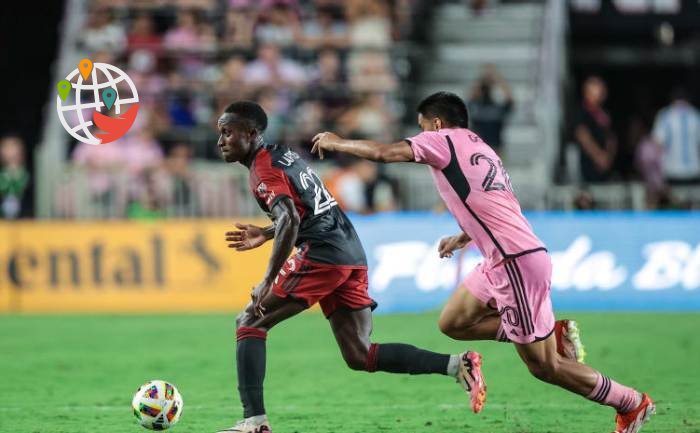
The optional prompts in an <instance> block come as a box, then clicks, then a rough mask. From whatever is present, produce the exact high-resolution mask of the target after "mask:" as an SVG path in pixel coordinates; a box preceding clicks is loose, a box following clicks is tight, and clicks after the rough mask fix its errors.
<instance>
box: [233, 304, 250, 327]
mask: <svg viewBox="0 0 700 433" xmlns="http://www.w3.org/2000/svg"><path fill="white" fill-rule="evenodd" d="M253 319H254V317H253V315H252V314H251V313H250V312H249V311H248V310H247V309H246V310H243V311H242V312H241V313H240V314H239V315H238V316H236V329H238V328H240V327H241V326H250V325H251V323H252V321H253Z"/></svg>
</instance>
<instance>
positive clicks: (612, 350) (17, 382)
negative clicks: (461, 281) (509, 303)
mask: <svg viewBox="0 0 700 433" xmlns="http://www.w3.org/2000/svg"><path fill="white" fill-rule="evenodd" d="M562 317H563V316H562ZM567 317H574V318H576V319H578V320H579V322H580V325H581V330H582V336H583V339H584V343H585V344H586V346H587V349H588V359H587V361H588V362H589V363H590V364H591V365H592V366H594V367H597V368H599V369H601V370H602V371H603V372H604V373H605V374H607V375H609V376H611V377H612V378H614V379H616V380H618V381H619V382H622V383H625V384H629V385H632V386H635V387H639V388H641V389H642V390H645V391H648V392H649V393H650V394H651V395H652V397H654V398H655V399H656V401H657V405H658V415H657V416H655V417H654V418H653V419H652V421H651V422H650V423H649V424H648V425H647V427H646V428H645V429H644V430H643V431H644V432H673V433H678V432H691V433H692V432H694V433H700V373H698V368H699V367H700V341H699V340H698V337H697V332H698V330H699V329H700V315H698V314H646V313H644V314H642V313H627V314H611V313H606V314H603V313H600V314H598V313H586V314H582V313H576V314H570V315H567ZM436 322H437V313H426V314H416V315H409V314H403V315H385V316H377V317H375V324H374V325H375V326H374V336H373V337H374V338H373V339H374V341H378V342H407V343H413V344H416V345H419V346H422V347H425V348H428V349H432V350H437V351H442V352H450V353H456V352H459V351H462V350H464V349H465V348H472V349H475V350H478V351H481V352H482V353H483V355H484V362H485V364H484V372H485V375H486V380H487V383H488V387H489V394H488V401H487V404H486V407H485V409H484V411H483V412H482V413H481V414H479V415H474V414H472V413H471V412H470V411H469V409H468V406H467V399H466V395H465V393H464V392H463V391H462V389H461V388H459V387H458V386H457V385H456V384H455V383H453V381H451V380H449V379H448V378H446V377H444V376H403V375H390V374H386V373H374V374H367V373H362V372H354V371H351V370H349V369H348V368H347V367H345V365H344V364H343V362H342V360H341V358H340V354H339V351H338V349H337V347H336V345H335V341H334V339H333V336H332V334H331V332H330V329H329V327H328V325H327V323H326V321H325V319H323V317H322V316H321V315H320V314H318V313H308V314H303V315H301V316H300V317H296V318H293V319H291V320H290V321H288V322H286V323H283V324H281V325H280V326H279V327H278V328H276V329H274V330H273V331H272V332H271V333H270V336H269V338H268V345H267V351H268V352H267V353H268V364H267V379H266V382H265V385H266V389H265V392H266V398H267V411H268V415H269V416H270V418H271V422H272V427H273V430H274V431H275V432H279V433H295V432H298V433H315V432H318V433H322V432H323V433H330V432H337V433H351V432H362V433H374V432H382V433H384V432H401V433H412V432H441V433H442V432H446V431H449V432H480V433H481V432H488V433H492V432H512V433H526V432H527V433H530V432H531V433H546V432H552V433H553V432H562V433H564V432H567V433H568V432H575V433H587V432H595V433H601V432H611V431H612V428H613V410H612V409H610V408H607V407H603V406H599V405H597V404H593V403H590V402H588V401H586V400H584V399H582V398H580V397H577V396H574V395H572V394H569V393H567V392H564V391H562V390H560V389H557V388H555V387H552V386H549V385H546V384H543V383H540V382H538V381H537V380H535V379H534V378H532V377H531V376H530V375H529V374H528V373H527V370H526V369H525V367H524V365H523V364H522V363H521V362H520V360H519V358H518V357H517V355H516V353H515V351H514V349H513V348H512V347H511V346H510V345H508V344H503V343H496V342H477V343H471V342H456V341H451V340H449V339H448V338H447V337H444V336H442V335H441V334H440V333H439V331H438V329H437V326H436ZM233 328H234V317H233V315H162V316H160V315H155V316H151V317H144V316H128V315H123V316H24V315H19V316H17V315H9V316H0V432H2V433H83V432H85V433H88V432H89V433H93V432H107V433H126V432H136V433H142V432H145V430H143V429H142V428H141V427H140V426H138V425H137V423H136V419H135V418H134V417H133V415H132V413H131V408H130V401H131V397H132V395H133V393H134V392H135V391H136V388H137V387H138V386H139V385H140V384H142V383H143V382H145V381H146V380H148V379H165V380H168V381H172V382H173V383H174V384H176V386H177V387H178V388H179V390H180V392H181V393H182V395H183V398H184V401H185V408H184V412H183V417H182V419H181V421H180V423H179V424H178V425H177V426H176V427H174V428H173V430H172V431H173V432H175V433H178V432H179V433H189V432H191V433H209V432H214V431H216V430H217V429H218V428H221V427H228V426H230V425H232V424H233V422H234V421H235V420H236V419H237V418H239V416H240V415H241V409H240V406H239V402H238V394H237V391H236V378H235V366H234V354H235V350H234V349H235V343H234V330H233Z"/></svg>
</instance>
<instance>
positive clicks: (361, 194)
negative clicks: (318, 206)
mask: <svg viewBox="0 0 700 433" xmlns="http://www.w3.org/2000/svg"><path fill="white" fill-rule="evenodd" d="M346 164H347V165H346V166H344V167H343V166H340V167H338V168H337V169H335V170H333V171H332V172H331V173H330V174H329V175H328V176H326V179H325V184H326V187H327V188H328V191H329V192H330V193H331V195H332V196H333V197H335V199H336V201H337V202H338V205H339V206H340V208H341V209H343V210H344V211H346V212H358V213H363V214H366V213H370V212H371V210H372V209H371V208H370V204H369V200H368V199H367V188H368V186H369V185H370V184H372V183H373V182H374V181H375V180H376V178H377V165H376V163H374V162H372V161H368V160H366V159H358V158H354V159H352V160H350V161H349V163H346Z"/></svg>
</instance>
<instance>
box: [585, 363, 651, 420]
mask: <svg viewBox="0 0 700 433" xmlns="http://www.w3.org/2000/svg"><path fill="white" fill-rule="evenodd" d="M586 397H587V398H588V399H589V400H593V401H595V402H598V403H600V404H604V405H606V406H611V407H614V408H615V409H617V411H618V412H619V413H627V412H629V411H631V410H632V409H634V408H636V407H637V406H639V403H640V401H639V393H638V392H637V391H635V390H634V389H632V388H628V387H626V386H624V385H620V384H619V383H617V382H615V381H614V380H612V379H610V378H609V377H605V376H603V375H602V374H600V373H598V380H596V384H595V387H594V388H593V391H591V393H590V394H588V395H587V396H586Z"/></svg>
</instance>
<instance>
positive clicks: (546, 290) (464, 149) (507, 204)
mask: <svg viewBox="0 0 700 433" xmlns="http://www.w3.org/2000/svg"><path fill="white" fill-rule="evenodd" d="M417 111H418V125H419V126H420V128H421V129H422V130H423V132H421V133H420V134H418V135H415V136H413V137H410V138H407V139H405V140H401V141H397V142H396V143H393V144H385V143H377V142H374V141H369V140H344V139H342V138H340V137H338V136H337V135H335V134H333V133H330V132H322V133H320V134H317V135H316V136H315V137H314V138H313V142H314V145H313V148H312V152H316V153H318V154H319V156H320V157H321V158H323V152H324V151H336V152H344V153H347V154H350V155H354V156H358V157H360V158H365V159H370V160H374V161H381V162H416V163H419V164H425V165H428V166H429V167H430V171H431V174H432V176H433V181H434V182H435V186H436V187H437V190H438V192H439V193H440V196H441V197H442V199H443V201H444V202H445V204H446V205H447V208H448V209H449V210H450V213H452V215H453V216H454V217H455V219H456V220H457V223H458V224H459V226H460V228H461V231H460V233H459V234H457V235H454V236H451V237H449V238H445V239H443V240H442V241H441V242H440V245H439V254H440V256H441V257H448V256H450V255H452V253H453V251H455V250H458V249H461V248H463V247H465V246H466V245H467V243H468V242H470V241H473V242H474V244H475V245H476V246H477V248H479V251H480V252H481V254H482V255H483V256H484V261H483V262H482V263H480V264H479V265H478V266H476V268H474V269H473V270H472V271H471V272H470V273H469V275H468V276H467V277H466V278H465V282H464V284H463V285H462V286H461V287H460V288H458V289H457V290H456V291H455V293H454V294H453V296H452V297H451V298H450V300H449V301H448V302H447V305H446V306H445V309H444V310H443V313H442V316H441V317H440V328H441V329H442V330H443V332H445V333H446V334H447V335H449V336H451V337H452V338H455V339H459V340H487V339H490V340H499V341H509V342H512V343H513V344H514V345H515V348H516V350H517V352H518V355H520V358H521V359H522V360H523V361H524V362H525V364H526V365H527V367H528V369H529V370H530V372H531V373H532V374H533V375H534V376H535V377H537V378H538V379H540V380H542V381H545V382H548V383H551V384H553V385H557V386H560V387H562V388H564V389H566V390H569V391H571V392H574V393H577V394H579V395H582V396H584V397H586V398H588V399H589V400H592V401H595V402H597V403H600V404H604V405H607V406H611V407H613V408H615V409H616V410H617V416H616V428H615V433H636V432H637V431H638V430H639V429H640V428H641V427H642V425H643V424H644V423H645V422H646V421H647V420H648V419H649V417H650V416H651V415H652V414H653V413H654V410H655V407H654V402H653V401H652V400H651V398H649V396H648V395H647V394H642V393H639V392H638V391H637V390H635V389H634V388H630V387H627V386H624V385H622V384H620V383H617V382H615V381H614V380H612V379H610V378H609V377H607V376H604V375H602V374H601V373H600V372H598V371H596V370H594V369H593V368H591V367H589V366H587V365H585V364H582V363H580V362H577V359H576V353H575V351H573V353H571V354H570V355H567V352H566V351H563V350H562V348H561V347H560V343H561V342H562V339H561V338H560V336H559V335H557V334H558V333H557V328H558V327H560V328H561V325H562V323H561V321H560V322H557V321H555V318H554V311H553V309H552V303H551V300H550V285H551V275H552V262H551V260H550V257H549V254H548V253H547V249H546V248H545V246H544V243H543V242H542V241H541V240H540V239H539V238H538V237H537V236H536V235H535V233H534V231H533V230H532V227H531V226H530V224H529V223H528V221H527V220H526V219H525V216H523V214H522V212H521V210H520V204H519V203H518V199H517V197H516V196H515V194H514V193H513V187H512V186H511V182H510V177H509V176H508V173H507V172H506V170H505V169H504V167H503V163H502V162H501V159H500V158H499V157H498V155H496V153H495V152H494V150H493V149H492V148H491V147H490V146H489V145H488V144H487V143H485V142H484V141H483V140H482V139H481V138H480V137H479V136H478V135H477V134H475V133H474V132H473V131H471V130H469V128H468V125H469V114H468V112H467V107H466V105H465V104H464V101H462V99H461V98H460V97H459V96H457V95H455V94H453V93H448V92H438V93H435V94H433V95H430V96H428V97H427V98H425V99H424V100H423V101H422V102H421V103H420V104H419V105H418V110H417ZM558 324H559V326H558ZM567 330H570V329H567ZM571 355H573V356H571ZM480 371H481V368H480V367H479V366H474V368H473V370H472V373H473V374H474V375H475V376H480V374H481V373H480ZM481 383H483V377H482V381H481ZM485 393H486V389H485V388H484V394H485ZM574 430H575V429H574Z"/></svg>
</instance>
